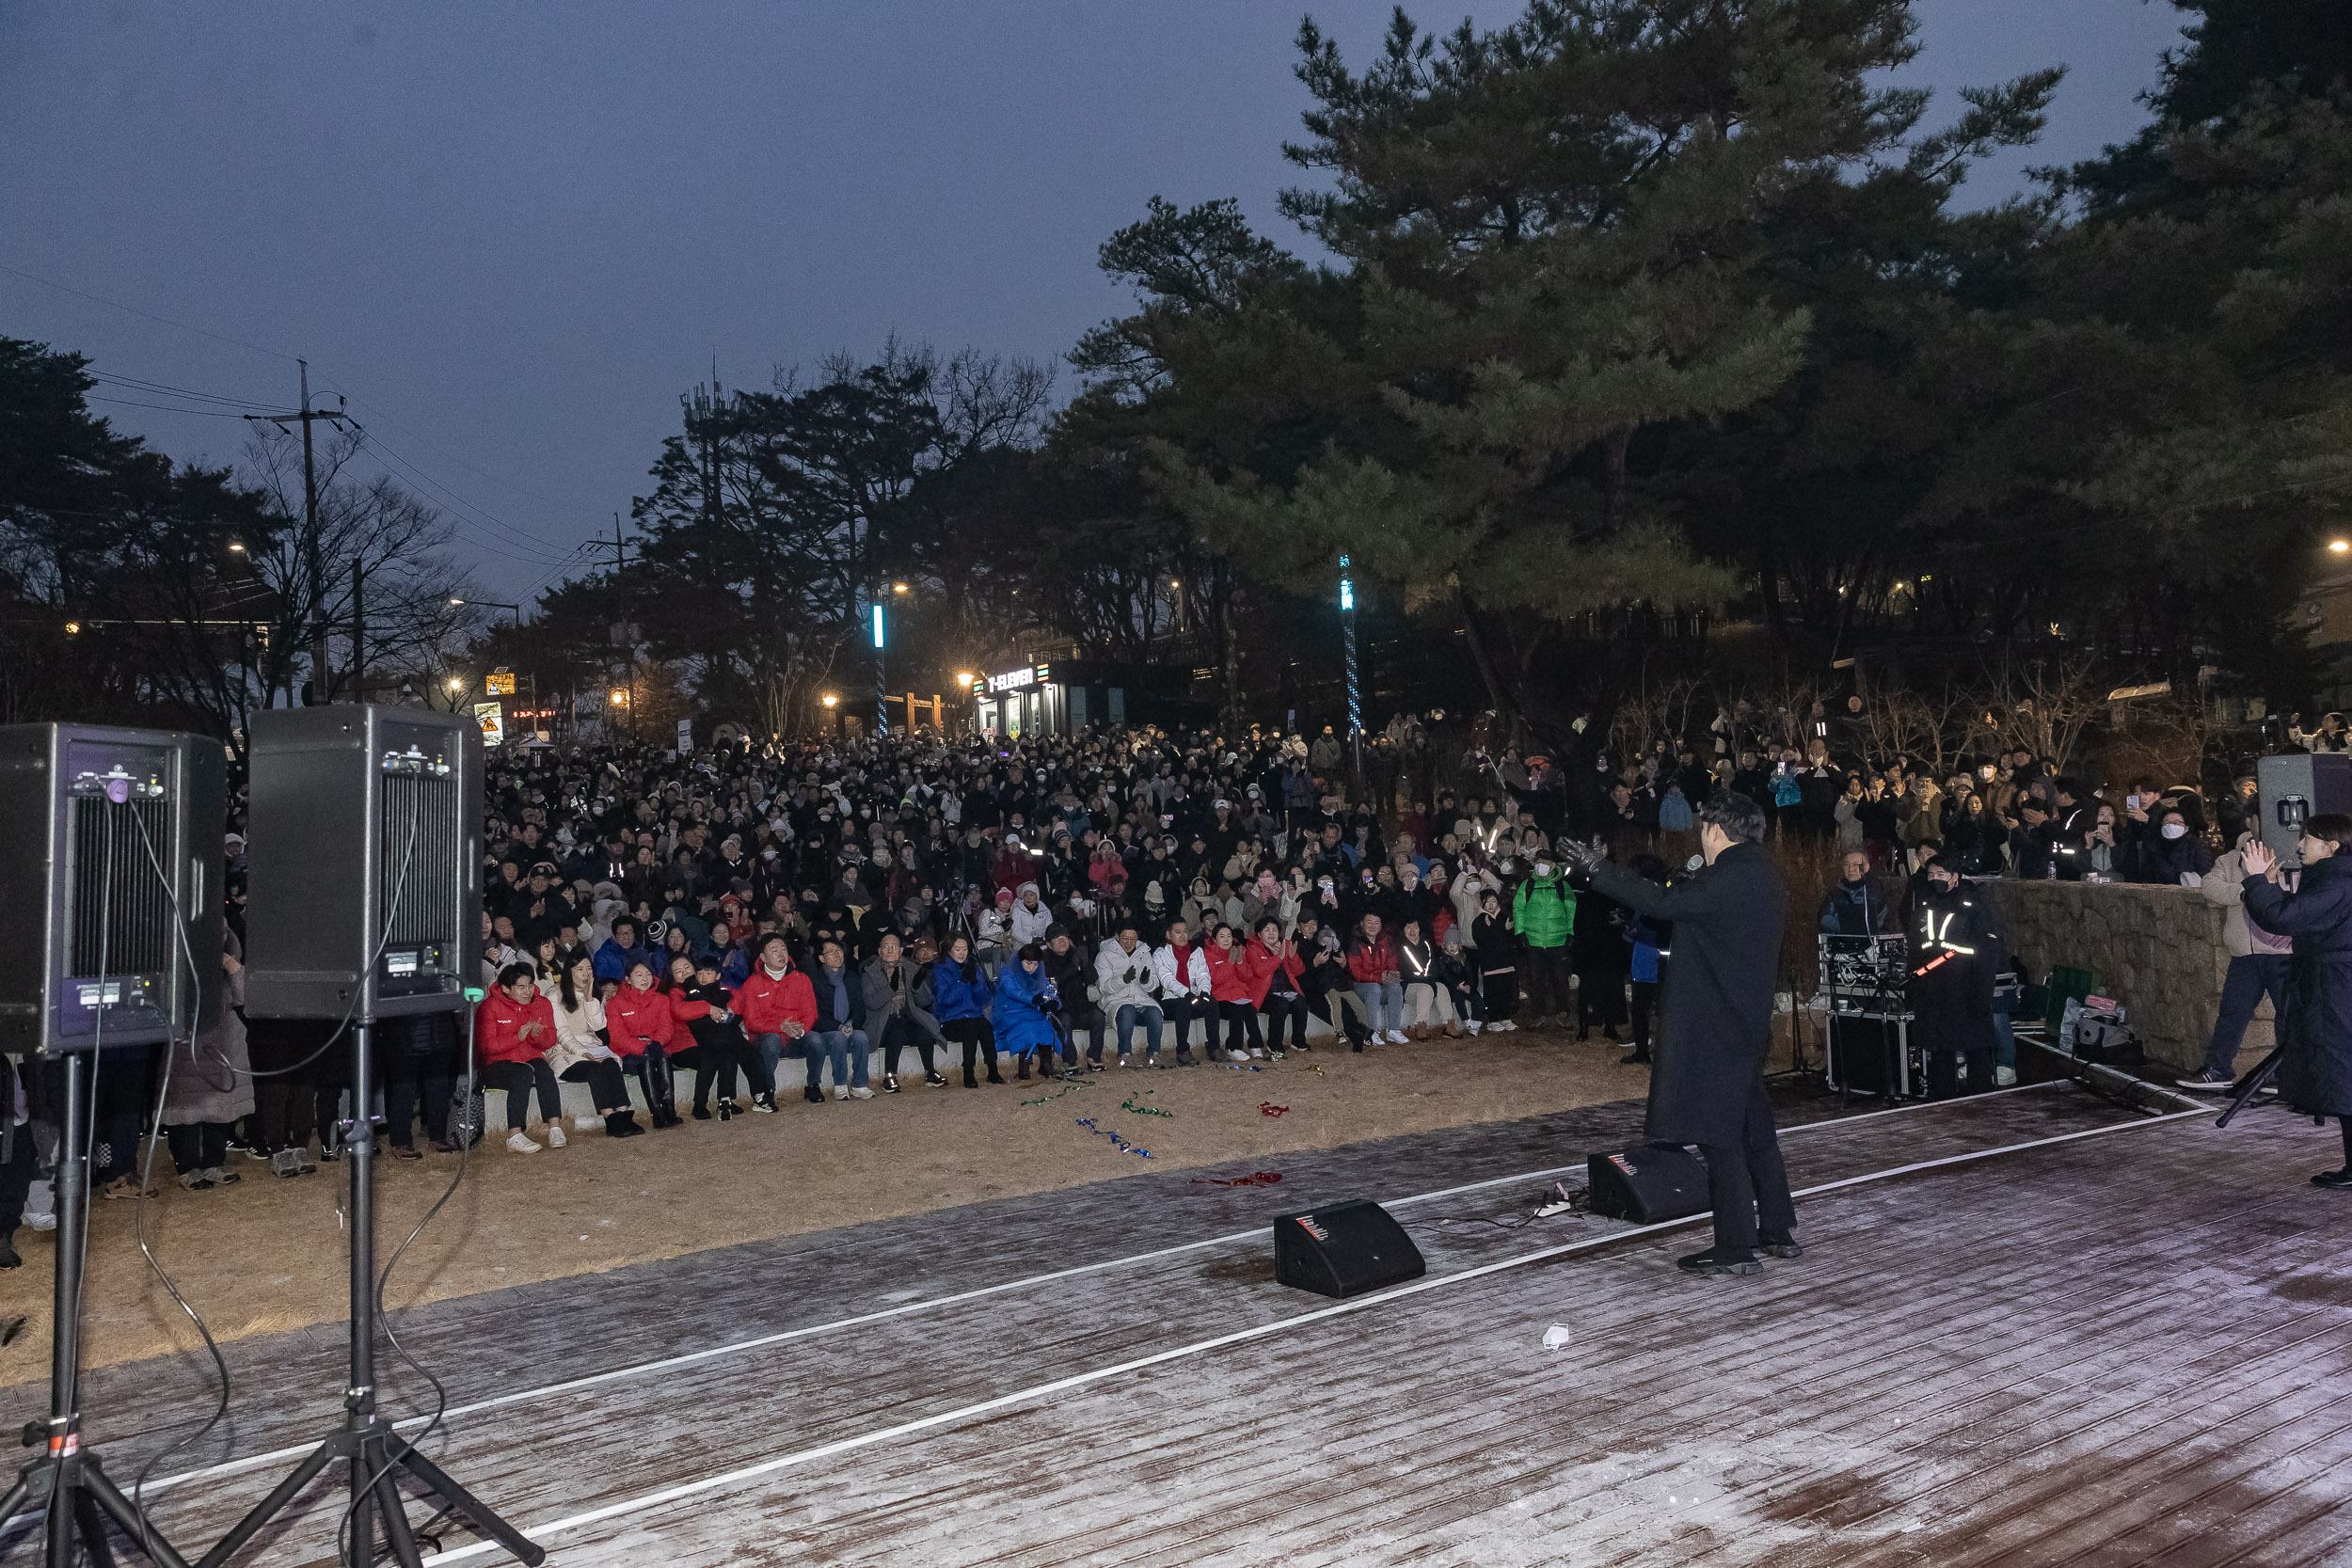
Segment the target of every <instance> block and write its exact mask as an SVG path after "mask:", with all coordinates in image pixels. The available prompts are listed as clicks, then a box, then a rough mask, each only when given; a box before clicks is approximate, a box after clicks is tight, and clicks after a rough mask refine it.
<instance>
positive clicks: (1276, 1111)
mask: <svg viewBox="0 0 2352 1568" xmlns="http://www.w3.org/2000/svg"><path fill="white" fill-rule="evenodd" d="M1289 1110H1290V1107H1289V1106H1287V1105H1276V1104H1274V1103H1272V1102H1271V1101H1263V1100H1261V1101H1258V1114H1259V1115H1260V1116H1262V1117H1279V1116H1281V1115H1283V1114H1285V1113H1286V1112H1288V1111H1289Z"/></svg>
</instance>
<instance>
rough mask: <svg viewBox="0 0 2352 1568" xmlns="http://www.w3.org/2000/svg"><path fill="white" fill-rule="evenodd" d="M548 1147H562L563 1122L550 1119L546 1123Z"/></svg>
mask: <svg viewBox="0 0 2352 1568" xmlns="http://www.w3.org/2000/svg"><path fill="white" fill-rule="evenodd" d="M563 1147H564V1124H563V1123H562V1122H560V1121H551V1122H548V1148H563Z"/></svg>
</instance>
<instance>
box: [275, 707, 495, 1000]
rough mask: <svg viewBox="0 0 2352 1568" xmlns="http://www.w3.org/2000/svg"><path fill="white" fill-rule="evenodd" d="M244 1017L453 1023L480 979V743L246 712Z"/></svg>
mask: <svg viewBox="0 0 2352 1568" xmlns="http://www.w3.org/2000/svg"><path fill="white" fill-rule="evenodd" d="M249 754H250V759H251V765H252V792H251V796H250V805H249V808H248V816H249V817H250V819H251V822H252V832H251V835H250V837H249V839H248V841H247V846H246V948H247V954H246V975H245V1007H246V1014H247V1016H249V1017H254V1018H322V1019H336V1020H340V1019H342V1018H344V1017H346V1016H348V1017H350V1018H353V1019H355V1020H358V1021H360V1022H366V1021H370V1020H373V1019H379V1018H398V1017H405V1016H407V1015H410V1014H414V1013H430V1012H454V1011H456V1010H458V1009H460V1008H462V1007H464V1006H466V999H465V990H466V988H467V987H468V986H471V985H477V984H479V983H480V979H479V976H480V974H481V963H482V960H481V952H482V787H483V784H482V732H481V730H480V729H479V728H478V727H477V726H476V724H475V721H474V720H473V719H472V718H471V717H470V716H467V715H460V714H453V713H433V712H428V711H426V710H424V709H421V708H406V707H380V706H367V705H343V706H333V707H308V708H271V709H268V710H266V711H264V712H262V713H257V714H255V715H254V716H253V727H252V746H251V750H250V753H249Z"/></svg>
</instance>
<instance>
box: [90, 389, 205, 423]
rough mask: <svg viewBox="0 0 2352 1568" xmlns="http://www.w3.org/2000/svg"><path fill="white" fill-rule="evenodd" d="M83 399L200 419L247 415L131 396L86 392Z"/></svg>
mask: <svg viewBox="0 0 2352 1568" xmlns="http://www.w3.org/2000/svg"><path fill="white" fill-rule="evenodd" d="M82 401H83V402H84V403H106V404H114V405H115V406H117V407H119V408H155V409H160V410H162V411H163V412H164V413H167V414H189V415H193V416H194V417H196V418H197V419H199V420H242V419H244V418H245V416H244V415H243V414H230V413H224V412H222V411H220V410H218V409H213V408H181V407H177V406H175V405H174V404H168V403H136V402H134V401H133V400H131V399H130V398H94V397H90V396H87V394H86V395H85V396H84V397H83V399H82Z"/></svg>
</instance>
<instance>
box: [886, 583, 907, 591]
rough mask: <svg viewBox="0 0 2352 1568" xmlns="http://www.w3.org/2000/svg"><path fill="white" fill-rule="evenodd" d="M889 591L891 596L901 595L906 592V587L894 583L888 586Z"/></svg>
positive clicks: (903, 584) (902, 584)
mask: <svg viewBox="0 0 2352 1568" xmlns="http://www.w3.org/2000/svg"><path fill="white" fill-rule="evenodd" d="M890 591H891V592H892V593H893V594H903V593H905V592H906V591H907V585H906V584H905V583H903V582H894V583H892V584H891V585H890Z"/></svg>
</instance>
